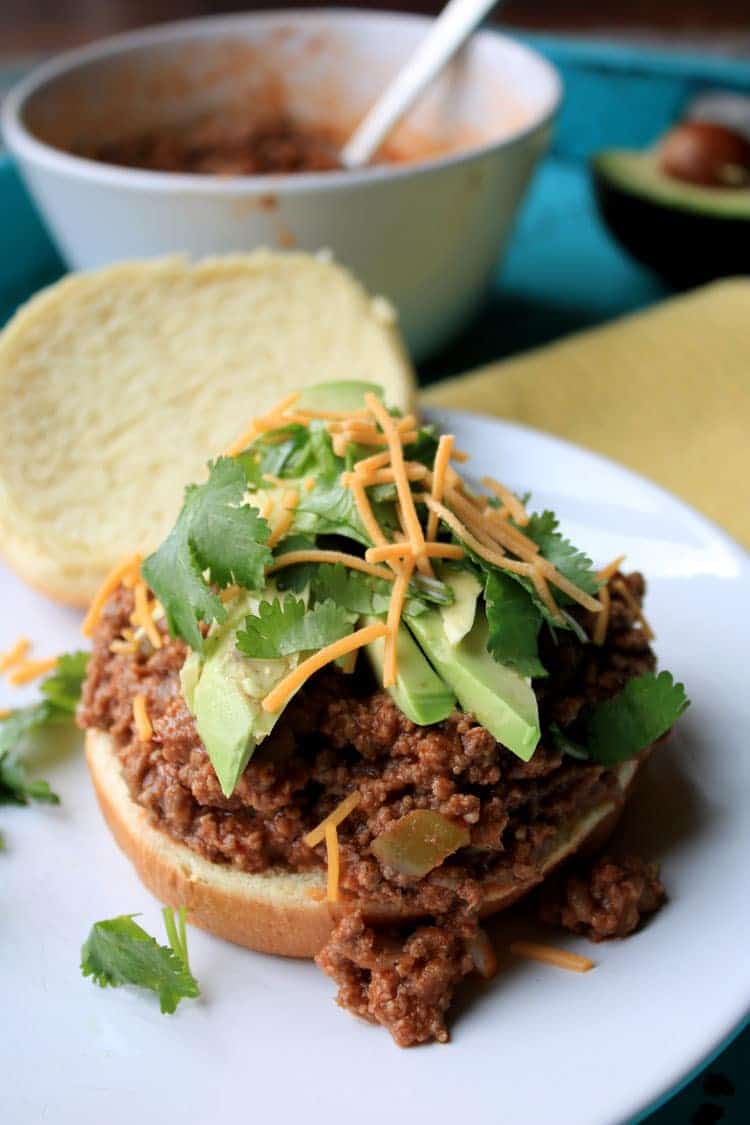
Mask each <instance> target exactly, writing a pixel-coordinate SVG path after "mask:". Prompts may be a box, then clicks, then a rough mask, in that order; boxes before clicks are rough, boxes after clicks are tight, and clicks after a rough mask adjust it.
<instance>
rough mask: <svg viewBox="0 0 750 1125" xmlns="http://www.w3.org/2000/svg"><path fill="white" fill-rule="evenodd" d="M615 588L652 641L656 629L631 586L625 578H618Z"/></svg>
mask: <svg viewBox="0 0 750 1125" xmlns="http://www.w3.org/2000/svg"><path fill="white" fill-rule="evenodd" d="M613 589H614V590H616V591H617V593H618V594H619V595H620V597H621V598H622V599H623V601H624V602H625V603H626V605H627V607H628V609H629V610H630V612H631V613H632V614H633V617H635V619H636V621H639V622H640V625H641V629H643V632H644V633H645V635H646V638H647V640H649V641H652V640H653V639H654V631H653V629H652V628H651V626H650V625H649V623H648V621H647V620H646V618H645V617H644V615H643V610H642V609H641V607H640V604H639V602H638V599H637V598H636V597H635V596H634V595H633V594H632V593H631V591H630V587H629V586H628V584H627V582H626V581H625V580H624V578H620V579H616V585H614V586H613Z"/></svg>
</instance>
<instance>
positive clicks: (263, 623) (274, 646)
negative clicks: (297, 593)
mask: <svg viewBox="0 0 750 1125" xmlns="http://www.w3.org/2000/svg"><path fill="white" fill-rule="evenodd" d="M351 628H352V615H351V614H350V613H348V612H347V611H346V610H345V609H343V608H342V607H341V606H337V605H336V604H335V603H334V602H332V601H330V600H329V601H324V602H321V603H320V604H319V605H316V606H315V608H314V609H311V610H308V609H307V608H306V606H305V603H304V602H303V601H298V600H297V599H296V598H288V599H287V600H286V601H283V602H280V601H279V600H278V599H277V598H275V599H274V600H273V601H272V602H261V603H260V606H259V607H258V614H257V616H253V615H250V616H248V617H246V618H245V624H244V629H242V630H241V631H240V632H239V633H238V634H237V648H238V649H239V650H240V652H242V653H244V655H245V656H249V657H250V658H251V659H254V660H277V659H279V658H281V657H283V656H291V655H292V653H295V652H308V651H312V650H317V649H321V648H324V647H325V646H326V645H329V644H332V643H333V641H338V640H340V638H341V637H345V636H346V635H347V633H350V632H351Z"/></svg>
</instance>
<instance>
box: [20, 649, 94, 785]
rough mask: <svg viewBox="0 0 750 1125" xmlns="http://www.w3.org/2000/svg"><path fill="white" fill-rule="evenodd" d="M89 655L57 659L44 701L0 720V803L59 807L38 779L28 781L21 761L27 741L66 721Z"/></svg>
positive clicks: (46, 682) (46, 683)
mask: <svg viewBox="0 0 750 1125" xmlns="http://www.w3.org/2000/svg"><path fill="white" fill-rule="evenodd" d="M88 659H89V654H88V653H87V652H71V653H66V654H64V655H63V656H61V657H60V658H59V659H58V661H57V667H56V668H55V671H54V672H52V674H51V675H49V676H47V678H46V679H45V680H44V682H43V683H42V685H41V691H42V695H44V697H45V698H44V699H41V700H39V702H38V703H31V704H30V705H29V706H28V707H17V708H16V709H15V711H11V713H10V714H9V715H7V716H6V718H4V719H2V720H0V802H6V803H7V802H12V803H13V804H16V805H26V804H28V802H29V801H30V800H33V801H40V802H44V803H45V804H48V805H59V803H60V798H59V797H58V796H57V794H56V793H54V792H53V791H52V789H50V787H49V785H48V783H47V782H46V781H43V780H42V779H41V778H36V779H34V780H33V781H32V780H29V778H28V776H27V772H26V766H25V763H24V761H23V751H24V746H25V743H27V741H28V740H29V738H30V737H31V736H32V735H34V734H36V733H38V732H39V731H41V730H42V729H44V728H45V727H48V726H51V725H52V724H54V723H60V722H65V721H69V720H70V719H71V717H72V716H73V715H74V713H75V709H76V706H77V704H78V700H79V699H80V697H81V685H82V684H83V679H84V677H85V675H86V666H87V664H88Z"/></svg>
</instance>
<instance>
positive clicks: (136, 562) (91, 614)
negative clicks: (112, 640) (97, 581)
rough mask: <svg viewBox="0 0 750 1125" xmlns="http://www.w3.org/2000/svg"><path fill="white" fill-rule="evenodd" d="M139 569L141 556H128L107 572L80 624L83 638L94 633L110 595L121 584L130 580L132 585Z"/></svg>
mask: <svg viewBox="0 0 750 1125" xmlns="http://www.w3.org/2000/svg"><path fill="white" fill-rule="evenodd" d="M140 569H141V556H140V555H129V556H128V557H127V558H126V559H123V561H122V562H120V563H118V564H117V566H116V567H114V569H113V570H111V571H110V572H109V574H108V575H107V577H106V578H105V579H104V581H103V582H102V584H101V586H100V587H99V589H98V590H97V592H96V595H95V596H94V600H93V601H92V603H91V605H90V606H89V609H88V613H87V614H86V616H85V617H84V619H83V623H82V624H81V632H82V633H83V635H84V637H90V636H91V634H92V633H93V632H94V629H95V628H96V625H97V623H98V621H99V618H100V617H101V613H102V610H103V609H104V607H105V605H106V604H107V602H108V601H109V599H110V597H111V595H112V594H114V592H115V590H116V589H117V587H118V586H120V585H121V584H122V583H124V582H126V581H127V580H129V579H130V580H132V581H133V584H135V581H136V580H137V578H138V575H139V574H140Z"/></svg>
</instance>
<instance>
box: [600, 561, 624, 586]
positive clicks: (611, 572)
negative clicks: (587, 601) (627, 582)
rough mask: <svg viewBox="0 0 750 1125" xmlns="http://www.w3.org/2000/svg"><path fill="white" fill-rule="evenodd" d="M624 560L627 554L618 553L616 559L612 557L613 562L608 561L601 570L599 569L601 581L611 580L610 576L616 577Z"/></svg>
mask: <svg viewBox="0 0 750 1125" xmlns="http://www.w3.org/2000/svg"><path fill="white" fill-rule="evenodd" d="M624 562H625V556H624V555H618V556H617V558H616V559H612V562H611V563H607V565H606V566H603V567H602V569H601V570H597V572H596V577H597V578H598V579H599V581H600V582H609V580H610V578H614V576H615V575H616V574H617V572H618V570H619V569H620V567H621V566H622V564H623V563H624Z"/></svg>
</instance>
